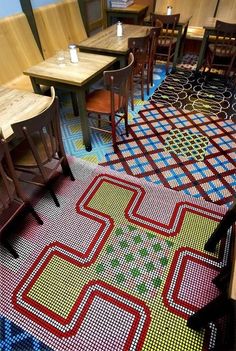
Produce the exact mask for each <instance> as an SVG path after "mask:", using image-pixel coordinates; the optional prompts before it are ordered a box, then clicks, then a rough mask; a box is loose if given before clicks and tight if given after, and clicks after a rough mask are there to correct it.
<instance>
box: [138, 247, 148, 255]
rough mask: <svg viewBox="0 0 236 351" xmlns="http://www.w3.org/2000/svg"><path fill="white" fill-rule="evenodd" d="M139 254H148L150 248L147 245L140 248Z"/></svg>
mask: <svg viewBox="0 0 236 351" xmlns="http://www.w3.org/2000/svg"><path fill="white" fill-rule="evenodd" d="M139 254H140V256H142V257H146V256H148V250H147V249H146V247H144V248H142V249H140V250H139Z"/></svg>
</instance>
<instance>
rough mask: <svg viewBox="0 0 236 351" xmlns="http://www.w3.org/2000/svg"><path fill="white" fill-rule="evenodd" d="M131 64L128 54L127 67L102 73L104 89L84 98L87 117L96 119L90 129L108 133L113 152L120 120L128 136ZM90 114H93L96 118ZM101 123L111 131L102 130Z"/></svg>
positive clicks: (130, 57)
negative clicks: (108, 126) (123, 123)
mask: <svg viewBox="0 0 236 351" xmlns="http://www.w3.org/2000/svg"><path fill="white" fill-rule="evenodd" d="M133 64H134V56H133V54H132V53H130V55H129V64H128V66H126V67H124V68H121V69H118V70H113V71H104V72H103V79H104V85H105V89H99V90H95V91H93V92H91V93H90V94H88V96H87V98H86V109H87V111H88V115H89V116H90V117H92V118H94V117H95V118H98V127H94V126H91V128H93V129H96V130H100V131H103V132H106V133H110V134H111V135H112V142H113V147H114V150H115V151H117V137H116V134H117V126H118V124H119V123H120V122H121V121H122V120H124V122H125V130H126V135H127V136H128V135H129V133H128V98H129V91H130V81H131V75H132V69H133ZM91 113H95V114H96V116H97V117H96V116H94V115H91ZM101 116H104V117H106V119H103V121H101ZM107 116H108V118H107ZM101 122H103V123H104V124H106V125H107V124H108V125H110V127H111V130H110V129H105V128H102V127H101Z"/></svg>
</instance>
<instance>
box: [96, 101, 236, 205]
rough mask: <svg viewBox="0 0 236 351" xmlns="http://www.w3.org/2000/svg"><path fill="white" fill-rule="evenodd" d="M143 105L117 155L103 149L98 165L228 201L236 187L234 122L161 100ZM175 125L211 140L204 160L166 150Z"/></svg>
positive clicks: (222, 201) (205, 196) (217, 199)
mask: <svg viewBox="0 0 236 351" xmlns="http://www.w3.org/2000/svg"><path fill="white" fill-rule="evenodd" d="M145 107H146V108H145V109H144V110H142V111H140V112H139V117H138V118H136V119H135V123H134V124H132V125H131V126H130V136H129V137H128V138H127V139H126V140H124V141H122V142H119V143H118V152H117V154H115V153H114V152H111V153H108V154H106V162H103V163H101V164H102V165H103V166H109V167H110V168H111V169H113V170H116V171H122V172H124V171H125V172H126V173H127V174H130V175H133V176H135V177H138V178H144V179H146V180H147V181H151V182H154V183H156V184H163V185H164V186H165V187H168V188H171V189H174V190H177V191H180V190H182V191H184V192H185V193H186V194H188V195H192V196H194V197H197V198H199V197H202V198H204V199H205V200H206V201H211V202H215V203H217V204H219V205H222V204H226V205H227V206H228V205H229V204H230V203H231V201H232V199H233V196H234V195H235V186H236V176H235V169H236V158H235V155H236V154H235V151H236V148H235V137H236V129H235V124H234V122H233V121H231V120H222V119H219V118H215V117H207V116H204V115H203V114H200V113H192V112H186V111H185V112H183V111H182V110H180V109H177V108H175V107H173V106H169V107H168V106H164V105H162V104H152V103H150V104H148V105H146V106H145ZM176 128H177V129H179V130H180V131H181V132H190V133H192V134H193V135H194V134H196V135H197V136H202V137H205V138H207V139H208V140H209V143H208V146H207V147H206V150H205V151H206V155H205V157H204V160H202V161H200V162H197V161H196V160H195V159H194V158H191V157H189V158H188V157H185V156H183V155H181V154H179V153H174V152H167V151H166V149H165V148H166V141H167V140H168V138H169V137H170V133H171V132H172V131H173V129H176ZM205 151H204V152H205Z"/></svg>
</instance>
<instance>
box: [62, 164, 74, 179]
mask: <svg viewBox="0 0 236 351" xmlns="http://www.w3.org/2000/svg"><path fill="white" fill-rule="evenodd" d="M61 168H62V172H63V174H64V176H69V177H70V179H71V180H72V181H74V180H75V177H74V175H73V173H72V171H71V169H70V165H69V163H68V161H67V159H65V160H64V161H63V162H62V164H61Z"/></svg>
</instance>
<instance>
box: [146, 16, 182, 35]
mask: <svg viewBox="0 0 236 351" xmlns="http://www.w3.org/2000/svg"><path fill="white" fill-rule="evenodd" d="M179 18H180V14H179V13H178V14H175V15H158V14H156V13H152V14H151V23H152V26H156V27H158V26H160V22H161V23H162V24H163V29H162V31H161V37H162V40H164V41H165V40H169V39H170V38H173V36H174V34H175V29H176V26H177V24H178V22H179Z"/></svg>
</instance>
